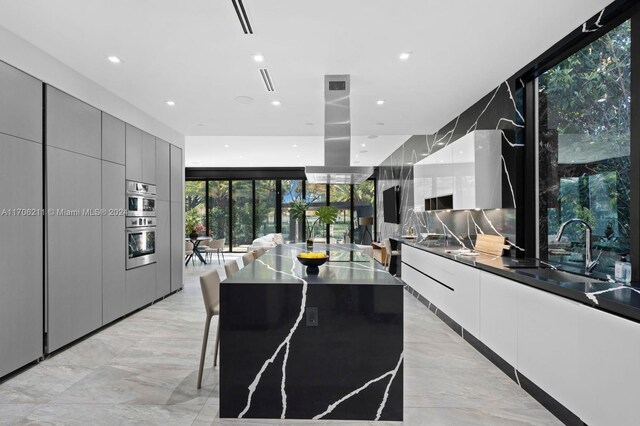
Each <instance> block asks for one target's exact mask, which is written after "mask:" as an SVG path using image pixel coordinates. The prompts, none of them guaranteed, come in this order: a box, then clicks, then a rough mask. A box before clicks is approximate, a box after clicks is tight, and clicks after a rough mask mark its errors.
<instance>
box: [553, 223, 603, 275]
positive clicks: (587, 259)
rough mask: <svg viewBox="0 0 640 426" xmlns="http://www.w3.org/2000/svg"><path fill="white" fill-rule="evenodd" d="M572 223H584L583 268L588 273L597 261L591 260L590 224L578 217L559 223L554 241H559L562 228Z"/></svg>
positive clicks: (562, 231) (562, 232)
mask: <svg viewBox="0 0 640 426" xmlns="http://www.w3.org/2000/svg"><path fill="white" fill-rule="evenodd" d="M572 223H577V224H581V225H584V245H585V247H584V270H585V273H587V274H590V273H591V271H593V269H594V268H595V267H596V266H597V265H598V261H597V260H592V254H591V233H592V232H593V230H592V229H591V226H590V225H589V224H588V223H587V222H585V221H584V220H582V219H578V218H574V219H569V220H567V221H566V222H564V223H563V224H562V225H560V229H558V233H557V234H556V237H555V239H554V240H555V242H556V243H557V242H559V241H560V239H561V238H562V234H564V230H565V228H566V227H567V225H569V224H572Z"/></svg>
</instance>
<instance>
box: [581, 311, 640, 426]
mask: <svg viewBox="0 0 640 426" xmlns="http://www.w3.org/2000/svg"><path fill="white" fill-rule="evenodd" d="M579 323H580V328H579V339H580V347H579V348H578V352H580V358H579V360H580V365H581V366H583V368H582V369H581V371H580V374H581V376H580V379H581V380H582V381H583V384H582V386H580V387H579V389H580V391H581V392H580V395H579V397H580V399H581V401H582V406H581V408H580V413H579V415H580V418H581V419H582V420H583V421H584V422H585V423H586V424H590V425H637V424H638V410H637V405H638V395H640V363H639V362H638V360H639V359H640V324H638V323H635V322H633V321H629V320H627V319H624V318H619V317H616V316H614V315H611V314H608V313H606V312H602V311H599V310H597V309H593V308H591V307H588V306H580V309H579Z"/></svg>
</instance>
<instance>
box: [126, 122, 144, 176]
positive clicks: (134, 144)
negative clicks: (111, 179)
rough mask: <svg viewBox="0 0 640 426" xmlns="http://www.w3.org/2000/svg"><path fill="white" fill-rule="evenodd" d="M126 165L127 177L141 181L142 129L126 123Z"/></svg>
mask: <svg viewBox="0 0 640 426" xmlns="http://www.w3.org/2000/svg"><path fill="white" fill-rule="evenodd" d="M125 135H126V157H127V158H126V166H127V173H126V176H127V179H129V180H135V181H137V182H140V181H142V130H140V129H138V128H137V127H133V126H132V125H131V124H127V125H126V130H125Z"/></svg>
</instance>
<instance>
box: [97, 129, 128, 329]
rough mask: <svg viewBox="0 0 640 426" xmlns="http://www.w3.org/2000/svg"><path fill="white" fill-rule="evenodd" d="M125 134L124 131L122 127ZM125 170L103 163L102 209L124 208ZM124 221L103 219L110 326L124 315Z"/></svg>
mask: <svg viewBox="0 0 640 426" xmlns="http://www.w3.org/2000/svg"><path fill="white" fill-rule="evenodd" d="M123 130H124V127H123ZM124 174H125V171H124V166H122V165H119V164H114V163H110V162H107V161H103V162H102V208H103V209H107V212H108V211H109V210H110V209H121V210H124V209H125V208H126V204H125V182H124V181H125V179H124ZM124 227H125V217H124V216H123V215H110V214H107V215H104V216H102V323H103V324H107V323H109V322H111V321H113V320H115V319H117V318H119V317H121V316H123V315H124V314H125V313H126V312H125V275H124V270H125V257H126V255H127V252H126V245H125V244H126V239H125V232H124Z"/></svg>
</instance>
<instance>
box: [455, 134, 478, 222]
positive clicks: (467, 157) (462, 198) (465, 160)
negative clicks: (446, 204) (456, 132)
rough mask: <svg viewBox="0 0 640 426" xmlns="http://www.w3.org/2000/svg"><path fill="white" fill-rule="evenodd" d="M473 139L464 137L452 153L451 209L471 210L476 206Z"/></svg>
mask: <svg viewBox="0 0 640 426" xmlns="http://www.w3.org/2000/svg"><path fill="white" fill-rule="evenodd" d="M475 161H476V156H475V139H474V138H473V137H472V136H471V137H464V138H461V139H460V140H458V141H456V142H455V145H454V151H453V187H454V190H453V208H454V209H456V210H463V209H473V208H475V205H476V167H475Z"/></svg>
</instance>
